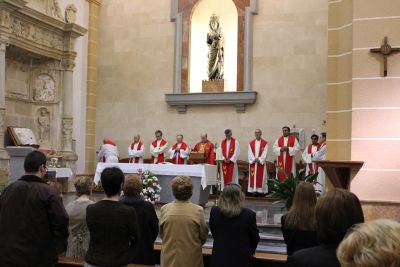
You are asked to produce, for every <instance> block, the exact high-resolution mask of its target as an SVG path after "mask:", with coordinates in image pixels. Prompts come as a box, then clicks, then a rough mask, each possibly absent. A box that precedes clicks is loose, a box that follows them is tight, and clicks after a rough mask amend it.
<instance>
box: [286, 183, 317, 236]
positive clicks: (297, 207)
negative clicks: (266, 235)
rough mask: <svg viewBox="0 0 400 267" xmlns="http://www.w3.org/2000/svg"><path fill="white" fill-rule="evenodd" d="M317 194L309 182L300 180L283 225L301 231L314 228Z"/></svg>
mask: <svg viewBox="0 0 400 267" xmlns="http://www.w3.org/2000/svg"><path fill="white" fill-rule="evenodd" d="M316 204H317V196H316V194H315V190H314V186H313V185H312V184H311V183H307V182H300V184H299V185H298V186H297V187H296V191H295V193H294V197H293V204H292V206H291V208H290V210H289V212H288V213H287V215H286V219H285V226H286V227H287V228H289V229H299V230H303V231H313V230H315V205H316Z"/></svg>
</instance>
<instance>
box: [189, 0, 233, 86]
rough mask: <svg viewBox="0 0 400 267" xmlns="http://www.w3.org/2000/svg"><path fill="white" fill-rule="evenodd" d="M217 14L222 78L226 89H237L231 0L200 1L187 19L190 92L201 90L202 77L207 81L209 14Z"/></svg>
mask: <svg viewBox="0 0 400 267" xmlns="http://www.w3.org/2000/svg"><path fill="white" fill-rule="evenodd" d="M212 14H216V15H217V16H218V17H219V21H220V26H221V28H222V32H223V36H224V80H226V81H227V88H225V91H230V92H235V91H236V90H237V80H238V79H237V66H238V12H237V8H236V6H235V4H234V3H233V1H232V0H218V1H215V0H199V1H198V2H197V4H196V6H195V7H194V8H193V12H192V16H191V20H190V35H189V36H190V38H189V40H190V43H189V51H190V54H189V88H188V92H190V93H200V92H201V91H202V90H201V86H202V85H201V83H202V80H207V60H208V59H207V54H208V46H207V43H206V36H207V33H208V32H209V30H210V28H209V21H210V16H211V15H212Z"/></svg>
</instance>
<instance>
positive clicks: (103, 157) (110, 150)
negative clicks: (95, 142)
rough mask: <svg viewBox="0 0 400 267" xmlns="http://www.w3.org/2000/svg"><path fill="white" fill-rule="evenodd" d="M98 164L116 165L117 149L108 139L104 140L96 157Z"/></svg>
mask: <svg viewBox="0 0 400 267" xmlns="http://www.w3.org/2000/svg"><path fill="white" fill-rule="evenodd" d="M97 158H98V160H99V162H112V163H118V161H119V158H118V148H117V145H116V144H115V143H114V142H113V141H111V140H110V139H107V138H104V139H103V145H102V146H101V147H100V151H99V153H98V155H97Z"/></svg>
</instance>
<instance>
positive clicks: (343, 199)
mask: <svg viewBox="0 0 400 267" xmlns="http://www.w3.org/2000/svg"><path fill="white" fill-rule="evenodd" d="M315 220H316V226H317V237H318V241H319V242H320V243H322V244H339V243H340V242H341V241H342V239H343V238H344V236H345V235H346V233H347V231H348V229H350V228H351V227H352V226H353V225H355V224H357V223H362V222H364V213H363V211H362V208H361V203H360V200H359V199H358V197H357V196H356V195H355V194H353V193H351V192H349V191H346V190H344V189H335V190H333V191H329V192H327V193H325V194H324V195H322V196H321V197H320V198H319V199H318V201H317V205H316V207H315Z"/></svg>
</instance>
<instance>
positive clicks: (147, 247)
mask: <svg viewBox="0 0 400 267" xmlns="http://www.w3.org/2000/svg"><path fill="white" fill-rule="evenodd" d="M121 201H122V202H123V203H124V204H126V205H128V206H131V207H134V208H135V210H136V215H137V216H138V223H139V230H140V238H139V240H138V242H137V244H136V248H134V249H135V251H136V255H134V254H133V253H132V257H131V260H130V262H131V263H137V264H147V265H155V264H156V260H155V253H154V241H155V240H156V238H157V235H158V218H157V214H156V211H155V209H154V206H153V205H152V204H151V203H149V202H146V201H144V200H142V199H140V198H136V197H127V196H123V197H122V198H121Z"/></svg>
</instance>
